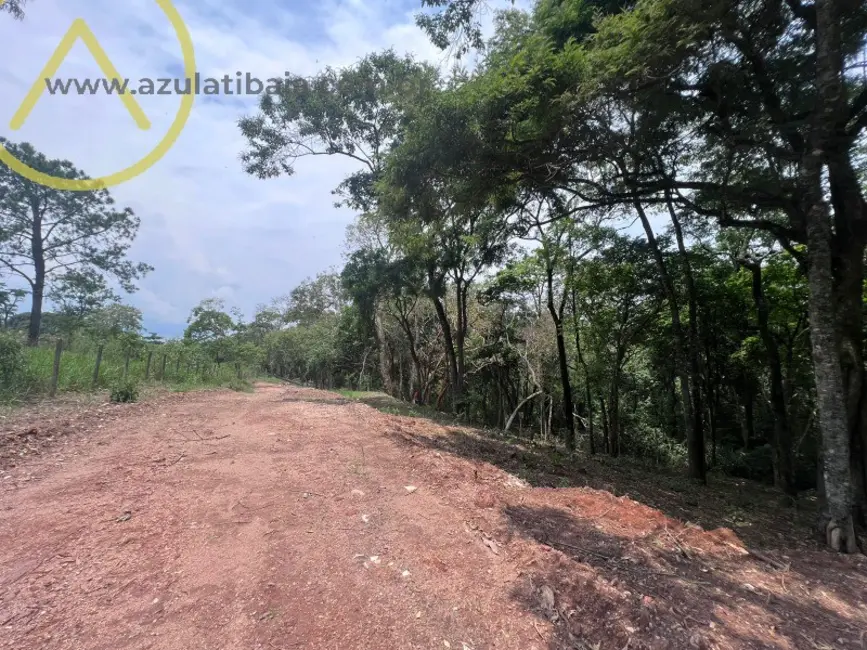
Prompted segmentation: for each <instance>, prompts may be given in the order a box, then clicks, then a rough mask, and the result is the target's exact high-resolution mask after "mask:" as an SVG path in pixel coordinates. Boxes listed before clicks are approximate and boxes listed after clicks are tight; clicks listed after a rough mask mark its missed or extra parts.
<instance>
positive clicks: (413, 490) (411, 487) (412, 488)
mask: <svg viewBox="0 0 867 650" xmlns="http://www.w3.org/2000/svg"><path fill="white" fill-rule="evenodd" d="M404 489H405V490H406V491H407V492H409V493H410V494H412V493H413V492H415V491H416V490H418V488H417V487H416V486H414V485H407V486H406V487H405V488H404Z"/></svg>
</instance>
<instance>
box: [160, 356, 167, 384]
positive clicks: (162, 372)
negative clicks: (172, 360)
mask: <svg viewBox="0 0 867 650" xmlns="http://www.w3.org/2000/svg"><path fill="white" fill-rule="evenodd" d="M165 378H166V355H165V354H164V355H163V365H162V369H161V370H160V380H161V381H162V380H165Z"/></svg>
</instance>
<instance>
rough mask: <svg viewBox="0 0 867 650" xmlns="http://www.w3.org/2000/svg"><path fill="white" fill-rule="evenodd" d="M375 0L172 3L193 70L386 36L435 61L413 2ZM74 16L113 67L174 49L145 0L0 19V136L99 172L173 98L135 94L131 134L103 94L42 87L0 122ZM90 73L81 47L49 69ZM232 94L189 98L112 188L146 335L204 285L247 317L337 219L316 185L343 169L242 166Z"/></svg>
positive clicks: (345, 52)
mask: <svg viewBox="0 0 867 650" xmlns="http://www.w3.org/2000/svg"><path fill="white" fill-rule="evenodd" d="M419 4H420V3H419ZM388 7H389V3H383V4H380V3H370V2H361V1H360V0H326V1H325V2H323V3H319V4H315V5H313V4H311V5H308V3H281V2H276V0H270V1H269V2H262V3H258V4H257V5H256V6H255V7H254V9H255V11H253V10H251V5H250V4H248V3H232V2H225V1H218V0H198V1H197V2H195V3H194V2H192V0H187V1H185V2H183V3H179V4H178V9H179V11H180V12H181V14H182V16H183V17H184V19H185V21H186V24H187V25H188V27H189V30H190V33H191V35H192V38H193V42H194V44H195V47H196V56H197V62H198V69H199V70H200V71H202V72H203V74H212V75H215V76H216V75H220V76H222V75H223V74H226V73H228V74H233V73H234V72H235V71H236V70H241V71H244V72H247V71H249V72H251V73H253V74H255V75H257V76H260V77H263V78H265V77H268V76H279V75H282V74H283V73H284V72H285V71H287V70H290V71H292V72H294V73H298V74H304V75H309V74H313V73H315V72H316V71H317V70H319V69H321V68H323V67H324V66H326V65H331V66H343V65H347V64H351V63H352V62H354V61H356V60H358V59H359V58H361V57H362V56H364V55H365V54H367V53H368V52H372V51H377V50H382V49H385V48H387V47H393V48H394V49H395V50H396V51H398V52H400V53H403V52H407V53H412V54H414V55H415V56H416V58H418V59H423V60H429V61H432V62H434V63H437V64H441V63H442V62H443V55H442V53H441V52H439V51H438V50H436V49H435V48H434V47H433V46H432V45H431V44H430V43H429V41H428V40H427V39H426V37H425V36H424V35H423V34H422V33H421V31H420V30H419V29H418V28H417V27H415V25H414V24H413V19H412V12H413V11H414V9H415V6H414V5H413V4H408V5H404V6H403V7H401V8H400V10H399V11H396V10H395V9H394V6H393V5H391V7H392V8H391V10H389V8H388ZM77 17H83V18H84V19H85V20H86V21H87V22H88V24H89V25H90V27H91V28H92V30H93V32H94V33H95V34H96V36H97V38H98V39H99V41H100V43H101V44H102V46H103V47H104V49H105V50H106V51H107V53H108V54H109V57H110V58H111V59H112V61H113V62H114V64H115V65H116V66H117V68H118V69H119V71H120V73H121V74H122V75H124V76H127V77H131V78H136V77H145V76H151V77H160V76H170V75H176V74H177V73H178V72H179V70H180V63H181V60H180V53H179V48H178V45H177V42H176V41H175V40H174V36H173V32H172V29H171V27H170V26H169V25H168V23H167V21H166V20H165V17H164V16H163V15H162V14H161V12H160V10H159V9H158V8H157V5H156V3H155V2H153V1H152V0H124V2H118V1H117V0H76V1H75V2H68V1H67V0H38V2H33V3H30V4H28V16H27V19H26V20H25V21H24V22H23V23H18V22H14V21H11V20H9V19H8V18H7V19H4V18H2V17H0V42H3V44H4V49H5V51H6V52H7V53H9V52H14V53H15V54H14V57H12V56H9V55H8V54H7V56H6V57H4V59H5V61H6V63H5V64H4V66H3V67H4V68H5V69H2V70H0V134H3V135H5V136H7V137H10V138H11V139H13V140H28V141H30V142H32V143H34V145H36V146H37V147H38V148H40V149H41V150H42V151H44V152H45V153H46V154H48V155H50V156H53V157H64V158H68V159H70V160H73V161H75V162H76V164H77V165H78V166H80V167H81V168H83V169H85V170H86V171H87V172H88V173H90V174H91V175H101V174H105V173H109V172H113V171H116V170H118V169H120V168H122V167H124V166H126V165H129V164H132V163H133V162H134V161H135V160H137V159H138V158H140V157H141V156H142V155H144V154H146V153H147V152H148V151H149V150H150V149H151V147H152V146H153V145H154V144H155V142H156V141H157V140H159V139H160V138H161V137H162V134H163V133H165V131H166V129H167V128H168V126H169V124H170V123H171V121H172V120H173V119H174V116H175V113H176V110H177V107H178V104H179V98H178V97H163V96H158V97H139V100H140V103H141V105H142V108H143V110H144V111H145V113H146V114H147V116H148V117H149V119H150V120H151V121H152V123H153V127H152V129H151V130H150V131H139V130H138V129H137V128H136V127H135V125H134V124H133V123H132V119H131V117H130V115H129V114H128V113H127V112H126V110H125V109H124V107H123V106H122V105H121V103H120V101H119V100H118V98H117V97H108V96H87V97H81V96H65V97H61V96H57V95H55V96H48V95H44V96H43V97H42V99H41V100H40V101H39V103H38V104H37V106H36V109H35V110H34V111H33V113H32V114H31V116H30V117H29V118H28V120H27V122H26V123H25V125H24V127H23V128H22V129H21V130H20V131H17V132H11V131H10V130H9V128H8V120H9V118H10V117H11V115H12V114H13V112H14V111H15V110H16V108H17V107H18V104H19V103H20V101H21V99H23V97H24V94H25V93H26V91H27V89H28V88H29V86H30V84H32V83H33V80H34V79H36V78H37V77H38V75H39V72H40V70H41V68H42V66H43V65H44V63H45V62H46V61H47V58H48V57H49V55H50V54H51V53H52V52H53V50H54V48H55V47H56V45H57V43H58V42H59V40H60V38H61V37H62V35H63V34H64V33H65V32H66V30H67V29H68V27H69V26H70V24H71V23H72V21H73V20H74V19H75V18H77ZM13 62H14V63H13ZM100 74H101V73H100V71H99V69H98V67H97V66H96V64H95V62H93V60H92V58H91V57H90V54H89V53H88V52H87V50H86V48H85V47H84V46H83V45H82V44H78V45H77V46H76V47H75V48H74V50H73V53H72V56H70V58H69V59H68V60H67V61H66V62H65V63H64V64H63V67H62V68H61V70H60V72H59V75H61V76H73V75H76V76H85V77H86V76H100ZM238 99H239V101H237V102H232V103H230V102H217V101H213V100H210V101H209V100H207V99H205V98H202V97H200V98H198V99H197V101H196V105H195V107H194V110H193V113H192V115H191V116H190V119H189V122H188V124H187V126H186V128H185V129H184V132H183V133H182V135H181V137H180V138H179V140H178V142H177V143H176V144H175V145H174V147H173V148H172V149H171V150H170V151H169V153H168V154H167V155H166V156H165V157H164V158H163V159H162V160H161V161H160V162H159V163H158V164H157V165H156V166H154V167H153V168H151V169H150V170H149V171H147V172H146V173H144V174H143V175H141V176H139V177H137V178H135V179H134V180H132V181H129V182H128V183H125V184H123V185H120V186H118V187H116V188H114V189H113V193H114V195H115V196H116V198H117V199H118V201H119V202H120V203H122V204H125V205H129V206H131V207H133V209H134V210H135V211H136V213H137V214H138V215H139V216H140V217H141V220H142V228H141V231H140V236H139V238H138V240H137V241H136V243H135V245H134V246H133V249H132V254H133V256H134V257H135V259H138V260H142V261H146V262H148V263H150V264H152V265H153V266H154V267H156V271H155V272H154V273H152V274H151V275H150V276H149V277H148V278H146V279H145V280H144V281H143V282H142V290H141V291H139V292H138V293H137V294H135V295H133V296H132V297H131V298H130V301H131V302H132V303H133V304H135V305H137V306H139V307H140V308H142V309H143V310H144V311H145V316H146V321H147V322H148V324H149V325H150V326H151V327H157V328H158V329H161V330H162V331H169V330H172V329H174V330H175V331H177V330H178V329H179V328H180V325H181V324H182V323H183V322H184V321H185V318H186V314H187V313H188V312H189V309H190V308H191V307H192V306H193V305H195V304H196V303H197V302H198V301H199V300H201V299H202V298H204V297H207V296H219V297H223V298H225V299H227V300H228V301H230V302H232V303H234V304H237V305H238V306H240V307H241V308H242V309H244V310H245V311H246V312H248V313H249V312H250V311H251V310H252V308H253V306H254V305H255V304H257V303H262V302H266V301H267V300H269V299H270V298H271V297H273V296H277V295H280V294H285V293H287V292H288V291H289V290H291V288H292V287H293V286H295V285H296V284H297V283H298V282H300V281H301V280H302V279H304V278H305V277H306V276H311V275H315V274H316V273H317V272H319V271H322V270H324V269H327V268H329V267H331V266H334V265H339V263H340V259H341V252H342V246H341V243H342V241H343V237H344V232H345V229H346V226H347V224H348V223H350V221H351V220H352V218H353V215H352V214H351V213H350V212H348V211H347V210H343V209H338V208H335V207H334V205H333V202H334V197H333V196H332V194H331V190H332V189H333V188H334V187H335V186H337V185H338V183H339V182H340V181H341V180H342V178H343V177H344V176H345V175H346V173H347V172H348V171H351V170H352V169H353V166H352V165H351V164H348V163H347V162H346V161H339V160H336V159H334V158H327V159H325V158H321V159H311V160H307V161H304V162H303V164H299V165H298V167H297V173H296V174H295V175H294V176H292V177H290V178H281V179H277V180H272V181H259V180H257V179H254V178H251V177H249V176H247V175H246V174H245V173H244V172H243V170H242V169H241V165H240V163H239V160H238V156H239V154H240V152H241V151H242V149H243V148H244V142H243V139H242V138H241V135H240V133H239V132H238V129H237V126H236V122H237V120H238V118H239V117H241V116H242V115H244V114H249V113H252V112H253V111H254V110H255V108H256V103H257V102H256V99H255V98H253V97H245V98H238Z"/></svg>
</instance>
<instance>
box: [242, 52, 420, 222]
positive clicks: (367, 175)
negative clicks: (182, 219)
mask: <svg viewBox="0 0 867 650" xmlns="http://www.w3.org/2000/svg"><path fill="white" fill-rule="evenodd" d="M435 78H436V71H435V70H434V69H433V68H432V67H430V66H426V65H423V64H420V63H416V62H414V61H413V60H412V59H411V58H409V57H399V56H397V55H396V54H395V53H394V52H392V51H385V52H382V53H379V54H369V55H368V56H366V57H364V58H363V59H362V60H361V61H359V62H358V63H357V64H355V65H354V66H351V67H346V68H342V69H339V70H335V69H333V68H327V69H326V70H324V71H323V72H321V73H320V74H318V75H316V76H315V77H312V78H309V79H308V78H304V77H298V76H291V77H288V78H287V79H285V80H280V86H279V92H278V93H276V94H274V95H271V94H267V95H265V96H263V98H262V101H261V103H260V105H259V109H260V113H259V114H258V115H256V116H254V117H246V118H244V119H242V120H241V121H240V124H239V126H240V129H241V133H242V135H243V136H244V137H245V138H246V139H247V142H248V144H249V149H248V150H247V151H246V152H244V154H243V155H242V161H243V163H244V168H245V170H246V171H247V172H248V173H250V174H253V175H255V176H258V177H259V178H274V177H277V176H280V175H282V174H286V175H291V174H293V173H294V169H295V164H296V163H297V162H298V161H299V160H301V159H302V158H306V157H308V156H342V157H345V158H349V159H351V160H354V161H356V162H357V163H358V164H359V166H360V167H361V169H360V170H359V171H357V172H355V173H353V174H351V175H350V176H349V177H348V178H346V179H345V180H344V181H343V182H342V183H341V184H340V185H339V186H338V187H337V188H336V189H335V193H337V194H339V195H340V196H341V197H342V199H343V200H344V201H346V202H347V204H348V205H349V206H351V207H353V208H355V209H358V210H361V211H369V210H371V209H372V208H373V202H374V195H373V184H374V183H375V181H376V179H377V178H378V176H379V174H380V172H381V170H382V163H383V159H384V156H385V154H386V153H387V152H388V149H389V147H390V146H391V145H392V143H393V142H394V141H395V139H396V138H398V137H399V135H400V133H401V130H402V127H403V110H402V108H401V107H402V105H403V104H405V103H406V102H408V101H414V100H416V98H417V97H419V96H424V95H425V94H426V93H428V92H429V91H430V89H431V88H432V86H433V83H434V80H435Z"/></svg>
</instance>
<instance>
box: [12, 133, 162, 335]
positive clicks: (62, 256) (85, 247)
mask: <svg viewBox="0 0 867 650" xmlns="http://www.w3.org/2000/svg"><path fill="white" fill-rule="evenodd" d="M0 144H2V146H4V147H6V148H7V149H8V150H9V151H10V153H12V155H14V156H15V157H16V158H18V159H19V160H21V161H23V162H24V163H26V164H28V165H29V166H30V167H32V168H34V169H37V170H39V171H41V172H44V173H47V174H51V175H53V176H58V177H61V178H70V179H73V178H74V179H84V178H87V176H86V175H85V174H84V173H83V172H82V171H80V170H79V169H77V168H76V167H75V166H74V165H73V164H72V163H71V162H69V161H65V160H52V159H49V158H47V157H46V156H44V155H43V154H41V153H39V152H38V151H36V150H35V149H34V148H33V147H32V146H31V145H29V144H27V143H24V144H13V143H11V142H9V141H7V140H4V139H2V138H0ZM138 228H139V219H138V217H136V216H135V214H133V212H132V210H131V209H129V208H124V209H120V210H118V209H116V208H115V202H114V199H113V198H112V197H111V195H110V194H109V192H108V190H104V189H102V190H94V191H91V192H64V191H61V190H56V189H52V188H49V187H46V186H44V185H40V184H38V183H34V182H33V181H30V180H28V179H26V178H24V177H22V176H20V175H19V174H18V173H16V172H14V171H13V170H12V169H10V168H9V167H7V166H5V165H0V265H2V266H3V267H5V269H6V271H7V272H8V273H13V274H15V275H18V276H19V277H21V278H22V279H23V280H25V281H26V282H27V284H28V285H30V295H31V309H30V325H29V328H28V342H29V344H30V345H36V344H37V343H38V341H39V332H40V326H41V322H42V307H43V301H44V299H45V297H46V295H47V291H48V290H49V289H50V286H51V283H52V282H53V281H54V280H55V279H57V278H58V277H61V276H64V275H65V274H68V273H70V272H76V273H86V274H94V273H95V274H101V275H107V276H110V277H112V278H114V279H115V280H116V281H117V282H118V283H119V285H120V286H121V287H122V288H123V289H124V290H125V291H130V292H131V291H134V290H135V285H134V284H133V281H134V280H136V279H138V278H141V277H143V276H144V275H145V274H146V273H147V272H148V271H150V270H152V268H151V267H150V266H148V265H147V264H143V263H135V262H132V261H130V260H128V259H127V258H126V254H127V251H128V250H129V247H130V245H131V244H132V241H133V239H134V238H135V236H136V233H137V232H138Z"/></svg>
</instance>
